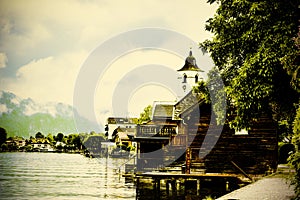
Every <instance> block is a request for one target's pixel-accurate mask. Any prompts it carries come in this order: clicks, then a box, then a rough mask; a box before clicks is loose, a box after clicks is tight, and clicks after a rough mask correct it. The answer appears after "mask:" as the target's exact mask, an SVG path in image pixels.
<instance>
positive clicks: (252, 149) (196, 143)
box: [183, 104, 278, 174]
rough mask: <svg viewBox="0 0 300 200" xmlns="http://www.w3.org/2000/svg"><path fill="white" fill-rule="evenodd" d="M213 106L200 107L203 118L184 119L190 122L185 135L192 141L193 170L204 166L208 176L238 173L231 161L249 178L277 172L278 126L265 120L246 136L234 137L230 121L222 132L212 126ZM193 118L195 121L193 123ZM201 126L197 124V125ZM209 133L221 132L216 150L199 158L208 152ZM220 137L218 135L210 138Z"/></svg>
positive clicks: (269, 119) (258, 123)
mask: <svg viewBox="0 0 300 200" xmlns="http://www.w3.org/2000/svg"><path fill="white" fill-rule="evenodd" d="M208 108H210V105H207V104H201V105H199V110H200V117H199V116H197V114H195V115H193V113H190V114H189V115H187V116H184V117H183V119H184V120H187V119H186V118H190V119H189V120H188V122H187V123H188V128H187V130H186V131H187V132H186V133H185V134H187V135H188V137H189V139H188V140H189V142H190V143H191V145H190V147H189V148H190V149H192V161H191V163H192V166H193V165H195V164H196V163H198V164H200V163H202V164H204V165H205V169H206V173H238V171H237V169H236V168H235V167H234V166H233V164H232V163H231V161H233V162H234V163H236V164H237V165H238V166H239V167H240V168H241V169H243V170H244V171H245V172H246V173H247V174H265V173H266V172H267V171H269V170H273V171H274V170H276V168H277V151H278V146H277V144H278V140H277V131H276V125H275V123H274V121H273V120H272V119H271V117H268V116H262V117H260V118H259V119H258V120H257V121H256V122H255V123H253V125H252V126H251V127H250V130H249V131H248V134H247V135H235V130H233V129H231V128H229V125H228V120H226V123H225V124H224V126H223V130H220V129H219V128H220V127H219V126H217V125H216V124H215V122H211V120H210V117H211V113H210V109H208ZM191 118H192V119H191ZM197 122H198V123H197ZM208 129H210V131H211V132H212V133H214V132H218V131H222V132H221V135H220V137H219V139H218V141H217V143H216V144H215V145H214V147H213V149H212V150H211V151H210V152H209V153H208V154H207V155H206V156H205V157H204V158H199V150H200V147H201V151H205V148H203V146H209V145H210V144H209V142H211V141H212V140H208V143H206V144H205V143H203V142H204V138H205V136H206V135H207V131H208ZM210 137H218V134H216V135H215V136H214V135H210Z"/></svg>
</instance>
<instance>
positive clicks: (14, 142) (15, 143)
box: [5, 137, 26, 150]
mask: <svg viewBox="0 0 300 200" xmlns="http://www.w3.org/2000/svg"><path fill="white" fill-rule="evenodd" d="M5 143H6V145H7V148H8V149H10V150H18V149H21V148H23V147H25V145H26V140H25V139H24V138H22V137H12V138H10V139H9V140H6V142H5Z"/></svg>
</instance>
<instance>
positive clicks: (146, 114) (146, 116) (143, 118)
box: [138, 105, 152, 124]
mask: <svg viewBox="0 0 300 200" xmlns="http://www.w3.org/2000/svg"><path fill="white" fill-rule="evenodd" d="M151 115H152V106H151V105H148V106H147V107H145V108H144V111H143V112H141V114H140V117H139V119H138V123H139V124H141V123H143V122H147V121H149V120H150V119H151Z"/></svg>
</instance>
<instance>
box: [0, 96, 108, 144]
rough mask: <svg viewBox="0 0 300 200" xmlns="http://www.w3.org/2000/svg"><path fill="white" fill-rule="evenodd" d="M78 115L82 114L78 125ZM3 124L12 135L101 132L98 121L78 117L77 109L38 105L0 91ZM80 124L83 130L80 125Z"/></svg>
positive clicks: (0, 111)
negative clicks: (75, 117)
mask: <svg viewBox="0 0 300 200" xmlns="http://www.w3.org/2000/svg"><path fill="white" fill-rule="evenodd" d="M74 115H76V116H77V117H79V120H77V121H80V125H79V126H78V124H77V126H76V124H75V121H74V117H73V116H74ZM0 127H3V128H5V129H6V131H7V133H8V136H14V135H18V136H23V137H26V138H27V137H29V136H34V135H35V134H36V133H37V132H41V133H43V134H44V135H47V134H48V133H52V134H57V133H59V132H61V133H64V134H68V133H77V132H91V131H99V130H100V128H101V130H102V127H99V126H98V125H97V124H96V123H93V122H91V121H89V120H87V119H86V118H84V117H81V116H78V113H77V112H76V110H75V109H74V108H73V107H72V106H70V105H67V104H63V103H53V102H50V103H46V104H38V103H36V102H34V100H32V99H30V98H28V99H22V98H20V97H18V96H16V95H15V94H13V93H10V92H4V91H2V92H0ZM78 127H80V130H77V128H78Z"/></svg>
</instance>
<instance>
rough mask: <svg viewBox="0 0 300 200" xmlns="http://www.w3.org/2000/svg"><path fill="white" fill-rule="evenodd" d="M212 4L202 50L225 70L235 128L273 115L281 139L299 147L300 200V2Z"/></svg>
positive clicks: (222, 0)
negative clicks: (214, 8)
mask: <svg viewBox="0 0 300 200" xmlns="http://www.w3.org/2000/svg"><path fill="white" fill-rule="evenodd" d="M208 2H209V3H218V5H219V7H218V9H217V11H216V14H215V16H214V17H213V18H211V19H209V20H208V21H207V25H206V30H208V31H210V32H212V33H213V34H214V37H213V39H212V40H206V41H204V42H203V43H202V44H200V47H201V48H203V49H205V50H207V51H208V52H210V54H211V57H212V59H213V61H214V63H215V65H216V67H217V68H218V70H220V72H221V75H222V78H223V81H224V84H225V91H226V95H227V98H228V102H229V106H231V107H234V108H235V109H234V111H235V112H236V113H235V114H236V117H235V119H234V120H233V121H232V123H231V125H232V126H234V127H235V128H238V129H241V128H247V127H249V126H250V125H251V123H252V122H253V121H255V120H256V119H257V117H258V116H259V115H261V114H262V113H264V114H270V115H272V116H273V119H274V120H276V121H277V122H278V126H279V133H280V136H281V138H285V139H291V138H292V142H293V143H294V144H295V147H296V152H295V153H294V154H293V156H292V157H291V158H290V163H291V164H292V165H293V166H294V167H295V169H296V175H295V177H294V184H295V185H296V195H297V198H300V193H299V188H300V179H299V177H300V176H299V175H300V153H299V150H300V149H299V142H300V125H299V124H300V107H299V103H300V102H299V94H300V77H299V61H300V58H299V54H300V48H299V46H300V43H299V41H300V37H299V34H300V33H299V29H298V25H299V19H300V17H299V9H298V7H299V4H300V1H299V0H273V1H267V0H262V1H250V0H208ZM297 34H298V35H297Z"/></svg>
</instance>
